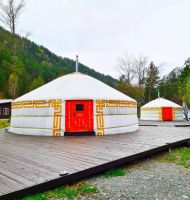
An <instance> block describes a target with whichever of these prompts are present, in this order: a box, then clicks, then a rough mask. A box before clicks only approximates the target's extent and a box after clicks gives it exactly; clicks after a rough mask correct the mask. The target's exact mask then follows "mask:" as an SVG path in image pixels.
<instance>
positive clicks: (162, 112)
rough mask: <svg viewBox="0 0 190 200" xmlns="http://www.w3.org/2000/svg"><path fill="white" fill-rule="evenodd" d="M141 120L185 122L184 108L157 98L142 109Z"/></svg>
mask: <svg viewBox="0 0 190 200" xmlns="http://www.w3.org/2000/svg"><path fill="white" fill-rule="evenodd" d="M140 118H141V120H154V121H178V120H183V108H182V107H181V106H180V105H178V104H176V103H174V102H172V101H169V100H167V99H164V98H157V99H155V100H153V101H150V102H149V103H147V104H145V105H144V106H142V107H141V117H140Z"/></svg>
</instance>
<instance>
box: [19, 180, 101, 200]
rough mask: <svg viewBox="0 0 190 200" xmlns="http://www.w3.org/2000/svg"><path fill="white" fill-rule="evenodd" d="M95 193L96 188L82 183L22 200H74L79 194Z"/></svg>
mask: <svg viewBox="0 0 190 200" xmlns="http://www.w3.org/2000/svg"><path fill="white" fill-rule="evenodd" d="M96 191H97V188H96V187H93V186H90V185H87V184H84V183H78V184H75V185H73V186H62V187H59V188H56V189H54V190H51V191H47V192H44V193H39V194H36V195H33V196H27V197H25V198H23V200H51V199H60V198H64V199H65V198H67V199H74V198H76V197H77V195H79V194H83V195H85V194H89V193H93V192H96Z"/></svg>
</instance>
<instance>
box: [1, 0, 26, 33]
mask: <svg viewBox="0 0 190 200" xmlns="http://www.w3.org/2000/svg"><path fill="white" fill-rule="evenodd" d="M24 6H25V2H24V0H21V1H20V2H19V3H18V4H17V5H15V0H7V1H6V3H3V2H0V21H1V22H2V23H3V24H4V25H5V26H6V27H8V28H9V29H10V31H11V33H12V34H13V35H15V30H16V24H17V21H18V18H19V16H20V14H21V13H22V11H23V9H24Z"/></svg>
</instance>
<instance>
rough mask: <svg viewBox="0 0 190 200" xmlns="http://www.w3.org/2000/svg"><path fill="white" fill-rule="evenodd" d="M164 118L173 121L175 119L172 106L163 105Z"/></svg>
mask: <svg viewBox="0 0 190 200" xmlns="http://www.w3.org/2000/svg"><path fill="white" fill-rule="evenodd" d="M162 119H163V121H172V120H173V108H172V107H163V108H162Z"/></svg>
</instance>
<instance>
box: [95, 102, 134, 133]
mask: <svg viewBox="0 0 190 200" xmlns="http://www.w3.org/2000/svg"><path fill="white" fill-rule="evenodd" d="M104 108H137V103H136V102H135V101H125V100H96V124H97V135H99V136H101V135H104V113H103V111H104Z"/></svg>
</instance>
